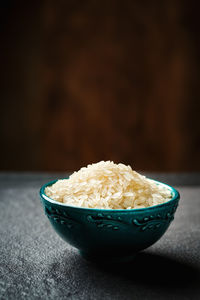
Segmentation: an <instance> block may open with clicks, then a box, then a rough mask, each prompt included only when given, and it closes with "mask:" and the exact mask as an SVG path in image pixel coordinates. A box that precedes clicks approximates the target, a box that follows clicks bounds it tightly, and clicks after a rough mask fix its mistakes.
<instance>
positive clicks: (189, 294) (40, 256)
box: [0, 173, 200, 300]
mask: <svg viewBox="0 0 200 300" xmlns="http://www.w3.org/2000/svg"><path fill="white" fill-rule="evenodd" d="M57 176H59V175H58V174H53V175H51V174H31V173H23V174H17V173H12V174H10V173H1V174H0V192H1V198H0V299H116V300H117V299H120V300H123V299H142V300H143V299H182V300H184V299H195V300H196V299H200V197H199V194H200V175H199V174H181V175H179V174H174V175H173V174H168V175H165V174H152V175H151V177H152V178H157V179H160V181H164V182H166V183H169V184H172V185H175V186H176V187H177V188H178V190H179V191H180V194H181V201H180V204H179V207H178V210H177V213H176V216H175V220H174V222H172V224H171V226H170V228H169V229H168V231H167V232H166V234H165V235H164V236H163V237H162V238H161V239H160V240H159V241H158V242H157V243H156V244H155V245H153V246H152V247H150V248H148V249H147V250H145V251H143V252H142V253H140V254H138V256H137V257H136V259H135V260H134V261H133V262H132V263H129V264H124V265H113V266H111V265H110V266H103V265H101V266H100V265H95V264H94V263H91V262H87V261H85V260H84V259H83V258H81V257H80V256H79V254H78V253H77V251H76V250H75V249H74V248H72V247H71V246H70V245H68V244H67V243H65V242H64V241H62V240H61V239H60V238H59V237H58V236H57V235H56V234H55V232H54V231H53V229H52V228H51V226H50V224H49V222H48V220H47V218H46V217H45V216H44V213H43V210H42V207H41V204H40V200H39V196H38V190H39V188H40V186H41V185H42V184H43V183H45V182H46V181H49V180H53V179H54V178H56V177H57ZM60 176H61V175H60ZM63 177H64V176H63Z"/></svg>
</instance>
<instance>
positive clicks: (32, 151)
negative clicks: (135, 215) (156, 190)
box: [0, 0, 200, 171]
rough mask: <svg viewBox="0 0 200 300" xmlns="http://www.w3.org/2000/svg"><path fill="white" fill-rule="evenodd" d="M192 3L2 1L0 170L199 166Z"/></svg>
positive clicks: (199, 45) (197, 43) (198, 60)
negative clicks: (103, 163) (108, 164)
mask: <svg viewBox="0 0 200 300" xmlns="http://www.w3.org/2000/svg"><path fill="white" fill-rule="evenodd" d="M195 3H196V1H181V0H166V1H135V0H127V1H120V0H113V1H109V0H101V1H95V0H86V1H74V0H71V1H63V0H58V1H51V0H50V1H42V0H41V1H9V0H8V1H4V2H3V3H1V9H0V22H1V25H0V65H1V68H0V84H1V88H0V104H1V106H0V141H1V144H0V169H1V170H43V171H73V170H76V169H79V168H80V167H81V166H84V165H87V164H88V163H91V162H97V161H99V160H114V161H115V162H123V163H125V164H130V165H131V166H132V167H133V168H134V169H136V170H144V171H145V170H148V171H199V170H200V126H199V111H200V102H199V96H200V91H199V75H200V71H199V70H200V66H199V64H200V57H199V51H200V39H199V25H200V24H199V23H200V21H199V20H200V19H199V11H198V9H197V7H196V6H195Z"/></svg>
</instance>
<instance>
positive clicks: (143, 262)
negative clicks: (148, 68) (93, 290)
mask: <svg viewBox="0 0 200 300" xmlns="http://www.w3.org/2000/svg"><path fill="white" fill-rule="evenodd" d="M92 264H93V266H94V268H98V269H100V270H102V271H103V272H106V273H107V274H110V275H111V276H115V277H116V276H118V277H120V278H123V279H127V280H131V281H133V282H134V283H138V284H142V285H145V286H146V285H150V286H159V287H162V286H163V287H165V288H180V287H181V288H188V287H189V286H193V287H194V288H195V287H199V285H200V270H199V269H197V268H195V267H194V266H191V265H189V264H187V263H184V262H181V261H178V260H175V259H172V258H170V257H167V256H161V255H156V254H151V253H147V252H141V253H139V254H137V255H136V257H135V259H134V260H133V261H132V262H127V263H118V264H102V262H101V264H98V263H97V262H96V263H92Z"/></svg>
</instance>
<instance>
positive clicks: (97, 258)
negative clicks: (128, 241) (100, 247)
mask: <svg viewBox="0 0 200 300" xmlns="http://www.w3.org/2000/svg"><path fill="white" fill-rule="evenodd" d="M79 253H80V255H81V256H82V257H83V258H85V259H86V260H89V261H94V262H96V263H98V262H100V263H123V262H129V261H133V260H134V259H135V257H136V255H137V253H132V254H128V255H120V256H114V255H112V256H111V255H109V256H106V255H101V254H94V253H87V252H85V251H79Z"/></svg>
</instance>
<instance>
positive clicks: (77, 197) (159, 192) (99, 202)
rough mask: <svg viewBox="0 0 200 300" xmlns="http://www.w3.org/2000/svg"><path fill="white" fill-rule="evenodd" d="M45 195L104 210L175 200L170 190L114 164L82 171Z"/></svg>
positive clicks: (67, 202) (50, 188)
mask: <svg viewBox="0 0 200 300" xmlns="http://www.w3.org/2000/svg"><path fill="white" fill-rule="evenodd" d="M45 193H46V195H47V196H49V197H50V198H52V199H54V200H56V201H59V202H63V203H66V204H67V205H72V206H79V207H88V208H103V209H132V208H144V207H149V206H153V205H157V204H161V203H164V202H166V201H168V200H170V198H171V192H170V189H168V188H166V187H165V186H163V185H156V184H155V182H154V181H153V180H151V179H148V178H146V177H145V176H142V175H140V174H139V173H137V172H135V171H133V170H132V169H131V167H130V166H126V165H124V164H115V163H114V162H112V161H101V162H99V163H96V164H91V165H88V166H87V167H84V168H81V169H80V170H79V171H78V172H74V173H73V174H72V175H71V176H70V177H69V179H63V180H58V181H57V182H56V183H55V184H53V185H52V186H48V187H46V189H45Z"/></svg>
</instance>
